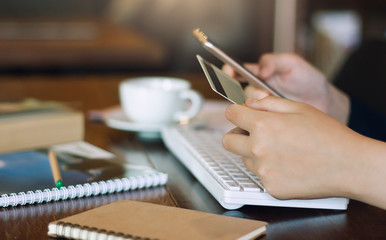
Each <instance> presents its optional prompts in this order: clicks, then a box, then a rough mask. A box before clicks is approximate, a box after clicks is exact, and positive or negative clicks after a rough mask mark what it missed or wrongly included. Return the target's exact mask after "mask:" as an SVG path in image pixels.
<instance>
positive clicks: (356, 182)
mask: <svg viewBox="0 0 386 240" xmlns="http://www.w3.org/2000/svg"><path fill="white" fill-rule="evenodd" d="M363 138H364V140H363V141H362V142H361V145H360V146H358V148H357V151H355V152H356V153H357V154H356V157H355V158H354V159H352V164H353V166H354V167H353V169H354V171H353V172H352V173H351V174H350V176H351V177H350V176H348V179H346V184H347V185H348V186H347V189H350V192H349V194H348V197H350V198H352V199H355V200H359V201H362V202H366V203H368V204H371V205H375V206H378V207H380V208H383V209H386V186H385V183H386V144H385V142H382V141H377V140H374V139H371V138H367V137H363Z"/></svg>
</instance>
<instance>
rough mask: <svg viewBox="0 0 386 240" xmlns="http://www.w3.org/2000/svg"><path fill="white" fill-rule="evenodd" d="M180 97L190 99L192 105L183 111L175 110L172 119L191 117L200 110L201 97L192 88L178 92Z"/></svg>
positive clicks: (178, 119) (177, 120)
mask: <svg viewBox="0 0 386 240" xmlns="http://www.w3.org/2000/svg"><path fill="white" fill-rule="evenodd" d="M180 98H181V99H182V100H183V101H190V102H191V103H192V105H191V106H190V107H189V108H188V109H187V110H185V111H180V112H176V113H175V114H174V121H176V122H179V121H181V120H184V119H192V118H193V117H195V116H196V115H197V114H198V112H199V111H200V110H201V106H202V103H203V97H202V96H201V94H199V93H198V92H196V91H194V90H191V89H189V90H186V91H183V92H181V93H180Z"/></svg>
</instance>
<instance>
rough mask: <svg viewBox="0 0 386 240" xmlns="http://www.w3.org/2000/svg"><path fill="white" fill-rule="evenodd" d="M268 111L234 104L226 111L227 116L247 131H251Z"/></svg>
mask: <svg viewBox="0 0 386 240" xmlns="http://www.w3.org/2000/svg"><path fill="white" fill-rule="evenodd" d="M264 114H267V112H261V111H257V110H255V109H252V108H249V107H247V106H244V105H238V104H232V105H229V106H228V108H227V109H226V111H225V116H226V118H227V119H228V120H229V121H230V122H232V123H233V124H235V125H236V126H238V127H239V128H241V129H244V130H245V131H247V132H251V131H252V130H253V129H254V127H255V125H256V121H257V120H259V119H262V118H263V117H264Z"/></svg>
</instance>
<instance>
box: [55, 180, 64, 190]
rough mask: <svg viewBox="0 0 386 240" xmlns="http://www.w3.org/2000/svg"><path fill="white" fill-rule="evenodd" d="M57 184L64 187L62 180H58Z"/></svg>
mask: <svg viewBox="0 0 386 240" xmlns="http://www.w3.org/2000/svg"><path fill="white" fill-rule="evenodd" d="M55 186H56V188H59V189H60V188H61V187H64V184H63V182H62V180H59V181H57V182H56V184H55Z"/></svg>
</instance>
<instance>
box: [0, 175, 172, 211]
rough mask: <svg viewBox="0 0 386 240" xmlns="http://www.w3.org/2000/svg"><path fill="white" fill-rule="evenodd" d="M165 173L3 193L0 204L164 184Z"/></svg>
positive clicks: (48, 200)
mask: <svg viewBox="0 0 386 240" xmlns="http://www.w3.org/2000/svg"><path fill="white" fill-rule="evenodd" d="M167 178H168V175H167V174H166V173H157V174H151V175H147V176H137V177H129V178H121V179H111V180H107V181H99V182H92V183H85V184H83V185H81V184H77V185H76V186H72V185H70V186H67V187H61V188H60V189H58V188H52V189H44V190H43V191H42V190H36V191H35V192H34V191H28V192H26V193H25V192H20V193H18V194H16V193H10V194H3V195H1V196H0V206H1V207H8V206H12V207H14V206H17V205H26V204H34V203H42V202H51V201H59V200H66V199H74V198H81V197H89V196H95V195H101V194H108V193H115V192H122V191H129V190H135V189H141V188H148V187H155V186H160V185H164V184H165V183H166V182H167Z"/></svg>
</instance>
